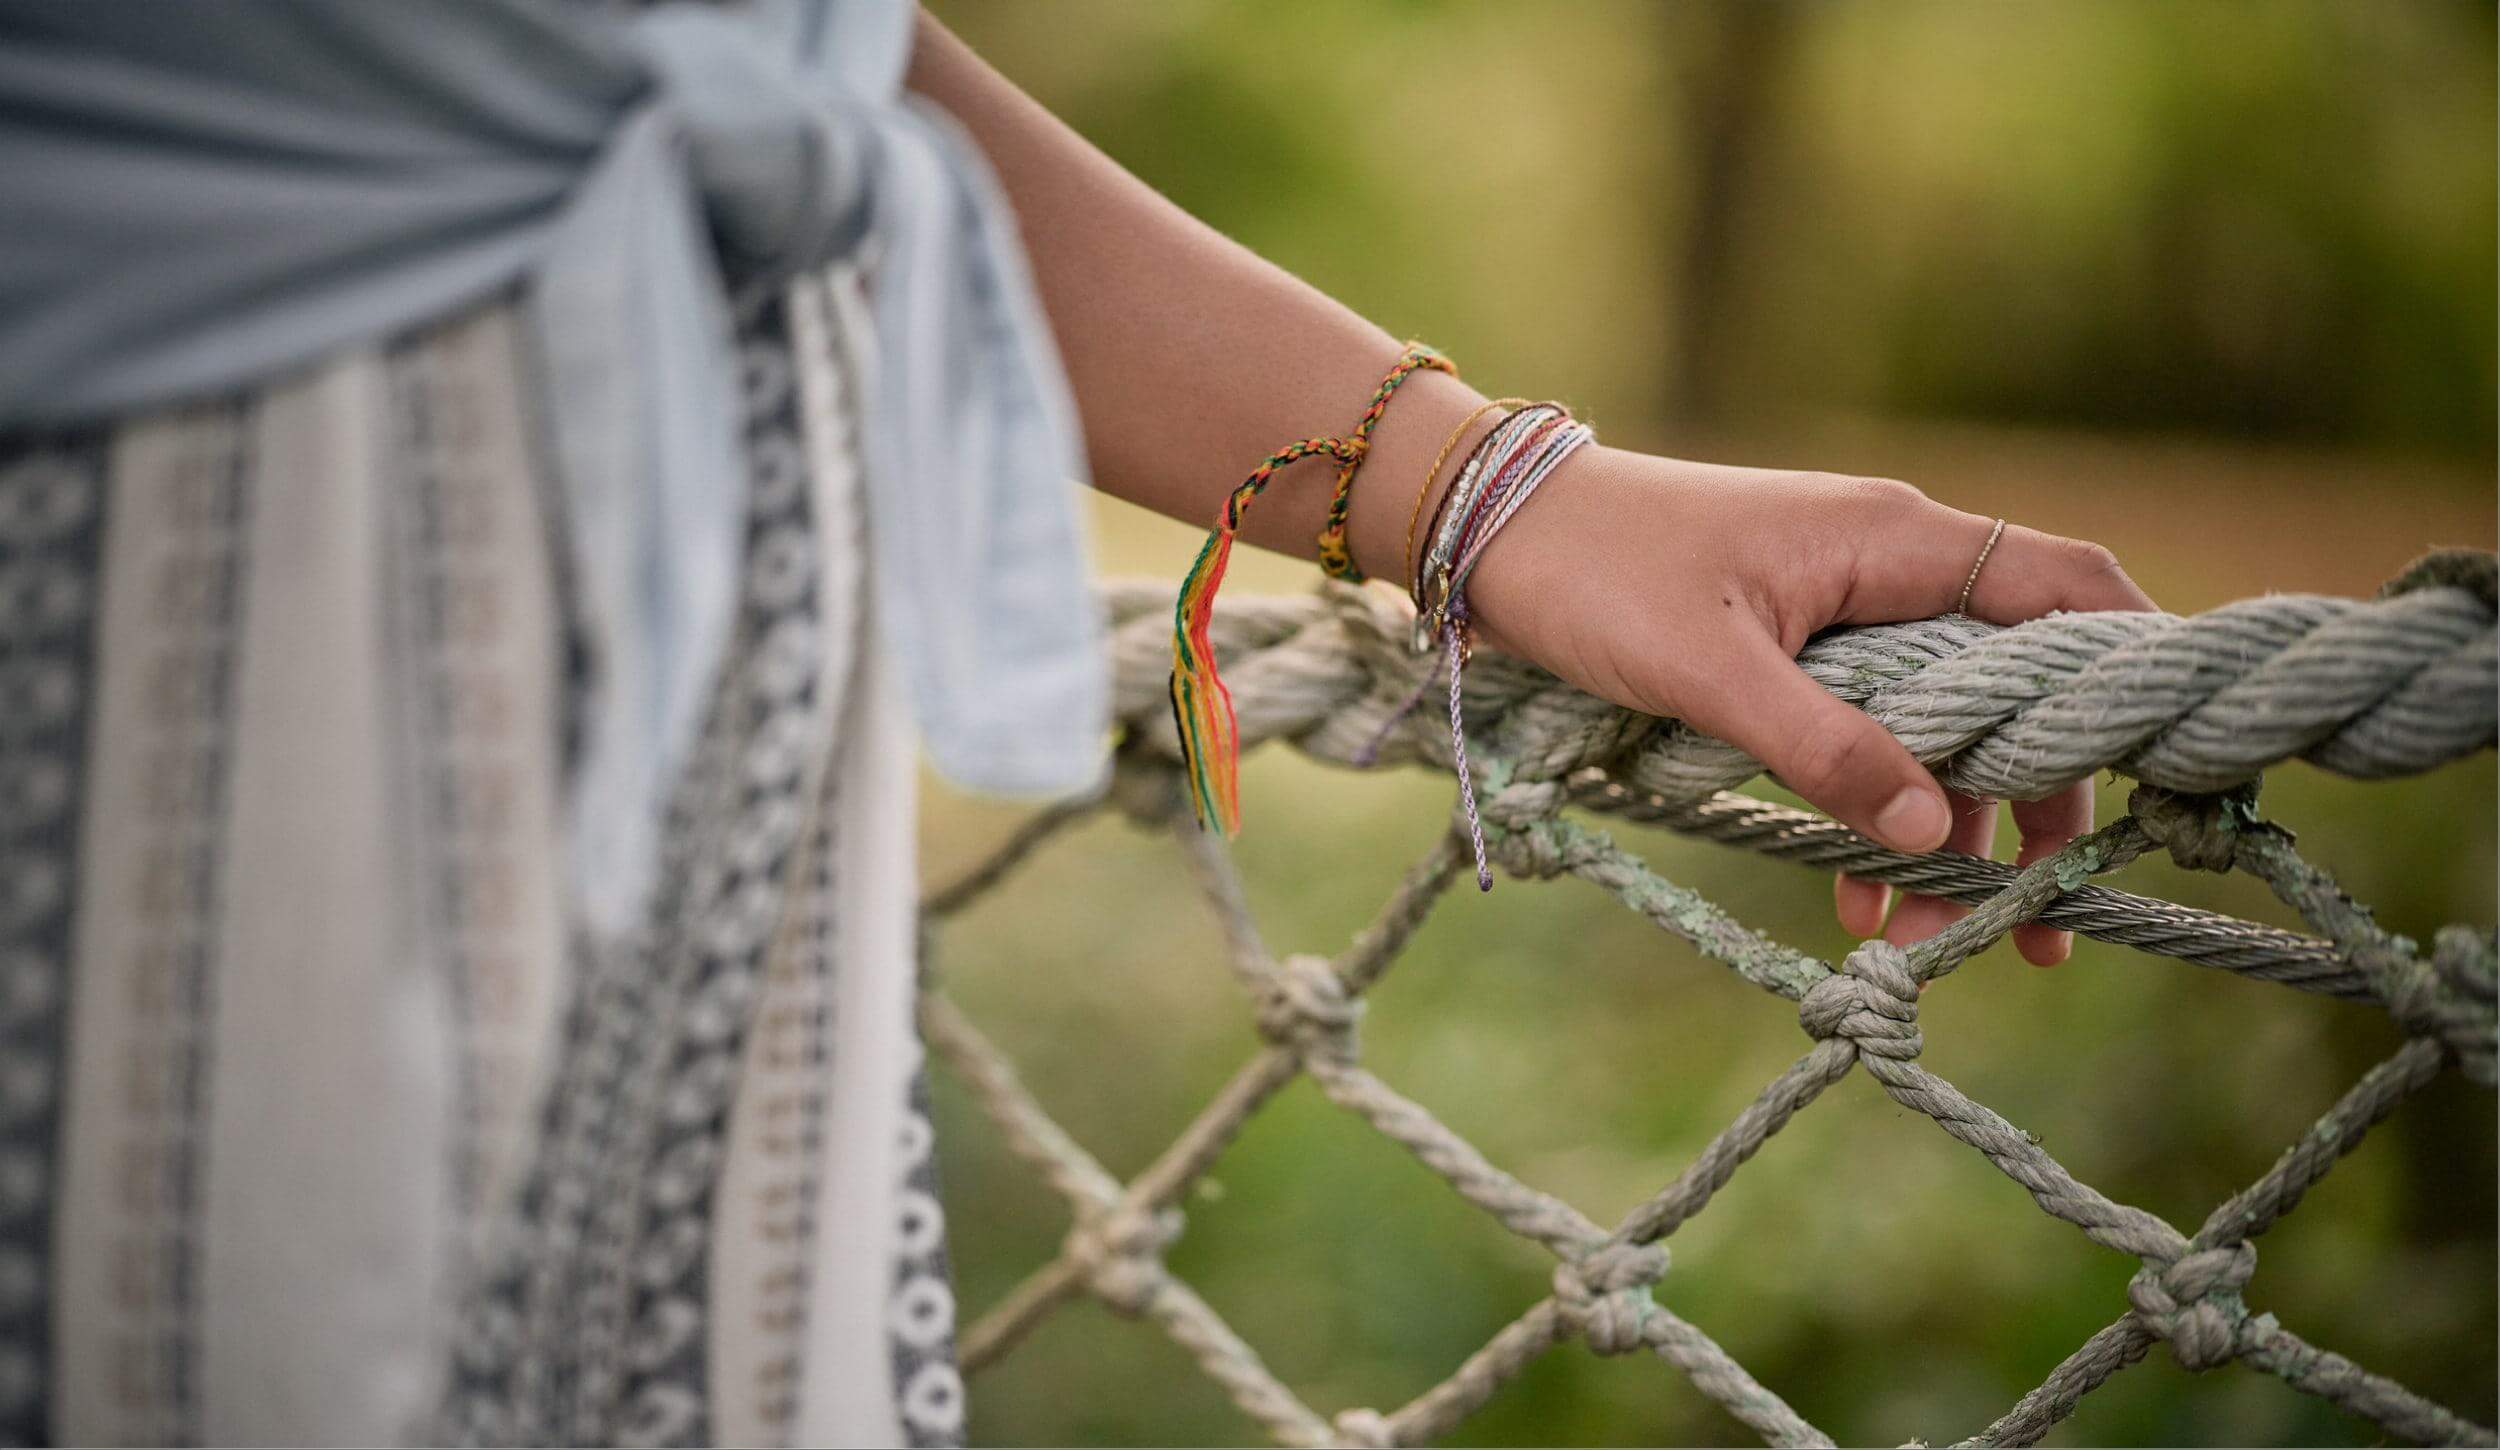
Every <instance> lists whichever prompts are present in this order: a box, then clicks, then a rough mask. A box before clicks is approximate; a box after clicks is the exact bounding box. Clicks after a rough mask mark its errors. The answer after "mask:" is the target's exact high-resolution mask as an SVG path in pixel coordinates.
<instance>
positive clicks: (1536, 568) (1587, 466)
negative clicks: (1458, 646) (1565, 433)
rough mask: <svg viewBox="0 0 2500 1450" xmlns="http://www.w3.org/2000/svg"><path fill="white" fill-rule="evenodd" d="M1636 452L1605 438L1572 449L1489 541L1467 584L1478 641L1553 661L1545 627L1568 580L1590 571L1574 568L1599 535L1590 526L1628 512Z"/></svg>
mask: <svg viewBox="0 0 2500 1450" xmlns="http://www.w3.org/2000/svg"><path fill="white" fill-rule="evenodd" d="M1637 457H1638V455H1636V454H1629V453H1626V452H1624V451H1623V450H1621V449H1617V448H1608V447H1605V446H1604V445H1602V444H1600V445H1592V446H1590V447H1587V448H1583V449H1581V450H1579V451H1578V452H1576V453H1574V454H1572V455H1571V456H1570V457H1569V458H1566V459H1564V460H1563V461H1562V463H1561V464H1560V465H1559V466H1558V467H1557V468H1556V469H1555V470H1554V474H1553V476H1552V477H1550V478H1548V479H1547V480H1546V482H1545V486H1544V487H1543V488H1541V489H1539V490H1538V491H1537V496H1536V497H1535V498H1532V499H1530V500H1529V501H1528V503H1527V505H1526V506H1525V507H1523V508H1522V509H1521V510H1520V511H1519V515H1518V517H1516V518H1514V519H1513V520H1511V522H1510V525H1509V527H1507V528H1505V529H1503V530H1502V532H1501V533H1500V534H1498V535H1496V536H1495V537H1494V539H1493V540H1492V542H1491V543H1489V544H1487V545H1486V546H1485V551H1484V557H1483V559H1482V560H1481V561H1479V562H1478V563H1477V565H1476V568H1475V572H1474V574H1473V575H1472V576H1471V577H1470V579H1469V581H1468V585H1467V612H1468V616H1469V618H1470V620H1471V621H1472V622H1473V631H1474V634H1475V638H1476V642H1477V643H1478V644H1480V645H1482V646H1484V647H1486V648H1489V649H1496V650H1500V651H1502V652H1503V653H1504V654H1512V655H1518V656H1520V657H1522V658H1524V659H1529V660H1534V661H1536V662H1538V663H1540V664H1548V667H1549V668H1551V665H1550V664H1549V663H1548V661H1549V658H1550V656H1551V653H1552V652H1551V650H1550V649H1549V642H1548V641H1547V640H1546V639H1545V638H1544V633H1545V631H1544V628H1543V627H1544V625H1545V624H1546V623H1547V622H1548V621H1549V620H1550V619H1552V618H1553V617H1554V616H1555V615H1556V614H1557V613H1558V612H1560V611H1558V610H1557V608H1556V605H1557V603H1558V602H1559V601H1560V600H1561V599H1562V598H1563V597H1564V595H1565V594H1566V593H1567V590H1568V581H1569V580H1571V579H1572V578H1574V577H1576V575H1577V574H1579V573H1581V572H1584V571H1582V570H1579V569H1576V568H1575V564H1574V555H1575V554H1585V552H1586V550H1587V541H1588V540H1590V539H1591V538H1593V537H1597V535H1593V534H1592V533H1591V532H1590V531H1591V530H1592V529H1594V530H1598V531H1600V532H1601V533H1602V531H1603V530H1605V529H1606V528H1607V527H1608V525H1607V523H1606V520H1607V519H1608V518H1609V517H1610V516H1611V517H1612V518H1613V519H1614V520H1615V525H1616V527H1620V526H1621V522H1622V520H1623V519H1624V518H1625V517H1627V516H1628V515H1627V513H1626V512H1625V509H1624V504H1623V501H1622V494H1623V488H1622V485H1623V484H1624V482H1625V481H1626V479H1627V478H1629V477H1630V476H1631V473H1630V471H1629V470H1628V469H1627V468H1626V466H1625V465H1626V463H1627V462H1628V461H1630V460H1632V459H1634V458H1637ZM1580 562H1582V563H1585V560H1584V559H1583V560H1581V561H1580Z"/></svg>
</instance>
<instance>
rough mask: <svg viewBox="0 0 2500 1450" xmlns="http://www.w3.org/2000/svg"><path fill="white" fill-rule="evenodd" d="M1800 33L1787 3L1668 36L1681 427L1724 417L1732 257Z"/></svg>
mask: <svg viewBox="0 0 2500 1450" xmlns="http://www.w3.org/2000/svg"><path fill="white" fill-rule="evenodd" d="M1796 23H1797V13H1796V9H1795V6H1794V4H1792V3H1791V0H1711V3H1707V4H1697V5H1688V6H1685V7H1682V8H1680V9H1679V10H1678V11H1677V12H1676V23H1674V24H1671V25H1669V26H1668V28H1667V37H1668V44H1670V45H1672V46H1674V47H1675V49H1676V52H1677V54H1676V57H1675V59H1676V62H1677V64H1678V67H1679V69H1680V70H1681V72H1682V74H1683V86H1682V88H1681V91H1682V95H1683V97H1684V102H1685V104H1684V108H1683V118H1682V119H1683V136H1682V137H1681V138H1680V139H1681V145H1680V147H1679V148H1678V149H1680V150H1681V151H1682V152H1683V154H1684V155H1685V156H1686V157H1687V158H1688V163H1687V167H1686V174H1687V175H1688V177H1689V178H1690V181H1689V184H1688V185H1687V188H1686V192H1685V200H1686V207H1685V213H1684V217H1685V222H1684V235H1683V237H1682V238H1681V239H1680V240H1681V243H1682V244H1681V245H1680V246H1679V247H1677V248H1675V249H1674V256H1675V262H1674V265H1675V267H1676V269H1677V275H1676V277H1675V278H1674V279H1673V282H1674V285H1673V288H1672V293H1671V295H1672V298H1673V303H1672V305H1673V307H1674V314H1673V323H1672V326H1671V327H1670V329H1669V336H1668V358H1669V362H1670V364H1671V366H1670V369H1669V373H1668V379H1669V381H1668V384H1667V388H1668V396H1667V399H1666V403H1667V415H1668V417H1670V418H1672V419H1674V420H1676V421H1678V422H1685V423H1695V422H1709V421H1712V420H1715V419H1717V418H1720V417H1722V416H1724V415H1725V413H1726V412H1727V408H1728V403H1729V394H1728V392H1727V386H1726V379H1727V378H1728V376H1729V367H1728V364H1729V361H1730V357H1731V354H1732V352H1733V351H1734V349H1735V347H1736V346H1737V344H1736V341H1735V324H1736V323H1737V322H1738V320H1739V318H1740V315H1741V311H1742V309H1741V307H1740V305H1739V304H1740V303H1741V301H1742V299H1741V298H1739V297H1738V296H1737V295H1736V288H1735V285H1734V283H1735V266H1734V263H1735V261H1736V251H1737V247H1738V245H1739V244H1740V243H1741V241H1742V240H1743V233H1744V220H1745V217H1746V214H1747V209H1748V203H1749V202H1750V201H1752V200H1753V191H1752V187H1753V184H1754V180H1755V176H1756V173H1757V172H1758V171H1759V170H1760V166H1761V162H1762V158H1763V152H1764V149H1765V142H1766V141H1767V140H1768V139H1769V138H1770V135H1771V132H1772V128H1773V126H1774V124H1775V122H1774V118H1773V115H1772V111H1771V107H1772V105H1773V102H1774V99H1775V92H1776V91H1777V89H1778V83H1779V78H1780V75H1781V73H1782V72H1783V70H1784V69H1785V68H1786V62H1787V56H1788V53H1789V50H1790V48H1791V43H1792V37H1793V35H1794V32H1795V29H1796Z"/></svg>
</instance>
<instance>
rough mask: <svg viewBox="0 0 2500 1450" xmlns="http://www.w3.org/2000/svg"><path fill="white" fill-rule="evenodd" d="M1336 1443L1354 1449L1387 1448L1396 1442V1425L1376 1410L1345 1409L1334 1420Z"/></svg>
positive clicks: (1372, 1449)
mask: <svg viewBox="0 0 2500 1450" xmlns="http://www.w3.org/2000/svg"><path fill="white" fill-rule="evenodd" d="M1335 1428H1336V1431H1337V1443H1338V1444H1340V1445H1345V1446H1350V1447H1354V1450H1388V1447H1389V1446H1392V1445H1395V1444H1396V1443H1398V1432H1397V1427H1396V1426H1394V1425H1391V1424H1390V1423H1389V1417H1388V1416H1386V1415H1384V1414H1382V1413H1380V1412H1379V1411H1378V1410H1345V1411H1341V1412H1340V1413H1339V1414H1338V1416H1337V1420H1336V1426H1335Z"/></svg>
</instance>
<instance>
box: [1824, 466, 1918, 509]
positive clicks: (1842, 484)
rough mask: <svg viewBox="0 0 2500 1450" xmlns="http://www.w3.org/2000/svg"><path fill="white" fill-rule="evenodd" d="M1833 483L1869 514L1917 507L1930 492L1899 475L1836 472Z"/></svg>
mask: <svg viewBox="0 0 2500 1450" xmlns="http://www.w3.org/2000/svg"><path fill="white" fill-rule="evenodd" d="M1831 486H1832V488H1833V489H1834V490H1835V491H1836V492H1838V493H1839V494H1840V495H1841V496H1842V497H1843V498H1844V499H1846V500H1847V501H1848V502H1849V503H1850V504H1851V505H1852V506H1853V507H1855V508H1857V509H1861V510H1863V511H1865V512H1867V513H1870V514H1881V513H1892V512H1896V511H1898V510H1902V509H1908V508H1915V507H1917V506H1918V505H1920V504H1923V503H1925V502H1926V501H1927V495H1925V494H1923V493H1921V492H1919V491H1918V490H1917V489H1916V488H1914V487H1912V486H1911V485H1909V484H1906V483H1903V482H1902V481H1901V480H1900V479H1897V478H1872V477H1866V476H1862V475H1859V474H1847V473H1843V474H1834V475H1832V476H1831Z"/></svg>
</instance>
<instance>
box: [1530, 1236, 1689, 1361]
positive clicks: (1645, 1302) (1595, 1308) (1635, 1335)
mask: <svg viewBox="0 0 2500 1450" xmlns="http://www.w3.org/2000/svg"><path fill="white" fill-rule="evenodd" d="M1666 1272H1667V1246H1666V1245H1665V1244H1627V1243H1607V1244H1604V1245H1602V1246H1600V1247H1598V1248H1596V1249H1592V1250H1590V1251H1589V1252H1588V1253H1586V1254H1584V1255H1582V1256H1581V1257H1579V1258H1578V1259H1574V1260H1572V1261H1570V1262H1568V1263H1562V1264H1557V1265H1555V1266H1554V1307H1555V1308H1556V1309H1557V1310H1558V1311H1560V1313H1561V1316H1562V1323H1563V1328H1564V1330H1565V1332H1567V1333H1571V1334H1576V1335H1578V1336H1580V1337H1581V1338H1582V1339H1584V1340H1587V1341H1588V1346H1589V1348H1590V1350H1591V1351H1593V1352H1595V1353H1597V1354H1628V1353H1630V1352H1631V1351H1633V1350H1635V1349H1639V1348H1640V1347H1641V1346H1642V1345H1644V1344H1646V1343H1647V1342H1648V1339H1647V1330H1648V1327H1649V1319H1650V1316H1651V1315H1653V1314H1655V1313H1657V1312H1658V1304H1657V1301H1656V1300H1654V1299H1652V1298H1650V1296H1649V1286H1650V1285H1652V1284H1655V1283H1657V1282H1658V1279H1659V1277H1660V1276H1661V1275H1663V1274H1665V1273H1666Z"/></svg>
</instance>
